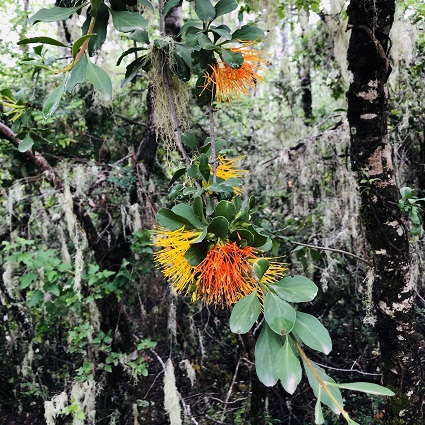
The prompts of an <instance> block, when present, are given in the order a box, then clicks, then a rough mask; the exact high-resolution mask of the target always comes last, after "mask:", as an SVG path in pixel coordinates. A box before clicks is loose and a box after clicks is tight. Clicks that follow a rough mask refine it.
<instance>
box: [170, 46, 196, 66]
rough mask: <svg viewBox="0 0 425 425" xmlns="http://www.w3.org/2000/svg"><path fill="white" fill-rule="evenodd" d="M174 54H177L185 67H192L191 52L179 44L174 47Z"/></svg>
mask: <svg viewBox="0 0 425 425" xmlns="http://www.w3.org/2000/svg"><path fill="white" fill-rule="evenodd" d="M174 48H175V52H176V54H178V55H179V56H180V57H181V58H182V59H183V60H184V61H185V63H186V65H187V66H191V65H192V52H191V51H190V50H189V49H188V48H187V47H185V46H182V45H181V44H175V45H174Z"/></svg>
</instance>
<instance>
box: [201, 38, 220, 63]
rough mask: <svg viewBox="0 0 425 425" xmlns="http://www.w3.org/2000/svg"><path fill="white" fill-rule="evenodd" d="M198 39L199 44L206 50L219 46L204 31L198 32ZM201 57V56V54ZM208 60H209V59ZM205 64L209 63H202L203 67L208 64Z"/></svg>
mask: <svg viewBox="0 0 425 425" xmlns="http://www.w3.org/2000/svg"><path fill="white" fill-rule="evenodd" d="M197 40H198V44H199V46H200V47H201V48H202V49H205V50H214V49H215V48H217V46H216V45H215V44H214V43H213V42H212V41H211V40H210V38H209V37H208V36H207V35H206V34H204V33H201V34H198V38H197ZM201 52H202V50H201ZM200 58H201V56H200ZM207 62H208V61H207ZM205 65H207V64H202V68H206V66H205Z"/></svg>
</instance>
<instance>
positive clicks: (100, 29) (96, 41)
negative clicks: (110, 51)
mask: <svg viewBox="0 0 425 425" xmlns="http://www.w3.org/2000/svg"><path fill="white" fill-rule="evenodd" d="M90 21H91V18H90V16H87V19H86V21H85V22H84V24H83V27H82V30H83V33H85V34H87V31H88V29H89V25H90ZM108 21H109V9H108V8H107V7H106V5H105V4H103V3H102V4H101V5H100V7H99V10H98V11H97V15H96V21H95V23H94V28H93V36H92V37H90V41H89V47H88V52H89V55H90V56H93V55H94V54H95V53H96V52H97V51H98V50H99V49H100V48H101V47H102V45H103V43H104V42H105V40H106V36H107V32H108Z"/></svg>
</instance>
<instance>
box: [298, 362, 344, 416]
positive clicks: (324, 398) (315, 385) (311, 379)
mask: <svg viewBox="0 0 425 425" xmlns="http://www.w3.org/2000/svg"><path fill="white" fill-rule="evenodd" d="M303 364H304V370H305V372H306V375H307V379H308V383H309V384H310V387H311V388H312V389H313V393H314V395H315V396H316V398H320V401H321V402H322V403H323V404H325V405H326V406H328V407H329V408H330V409H331V410H332V412H334V413H335V414H336V415H339V414H340V413H341V411H340V410H339V408H338V407H337V405H336V404H335V402H334V401H333V400H332V399H331V398H330V397H329V395H328V394H327V393H326V391H323V389H321V388H320V384H319V381H318V380H317V378H316V376H315V375H314V373H313V372H312V370H311V369H310V366H311V367H313V369H314V370H315V372H316V373H317V375H318V376H319V377H320V379H322V380H323V381H324V382H326V383H328V384H329V385H328V386H327V388H328V389H329V391H330V392H331V394H332V395H333V396H334V397H335V400H336V401H337V403H338V404H339V405H340V406H341V407H342V408H343V407H344V401H343V399H342V396H341V391H339V389H338V388H337V387H336V386H335V385H336V383H335V381H334V380H333V379H332V378H331V377H330V376H328V375H327V374H326V372H325V371H324V370H323V369H322V368H321V367H320V366H318V365H317V364H316V363H314V362H313V361H311V360H310V362H309V363H308V364H307V363H306V362H305V361H304V360H303Z"/></svg>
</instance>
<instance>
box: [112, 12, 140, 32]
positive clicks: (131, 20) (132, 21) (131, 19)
mask: <svg viewBox="0 0 425 425" xmlns="http://www.w3.org/2000/svg"><path fill="white" fill-rule="evenodd" d="M111 15H112V23H113V24H114V28H115V29H116V30H117V31H121V32H130V31H135V30H143V29H145V28H146V26H147V25H148V21H147V20H146V19H145V18H144V17H143V16H142V15H141V14H140V13H137V12H127V11H116V10H111Z"/></svg>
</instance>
